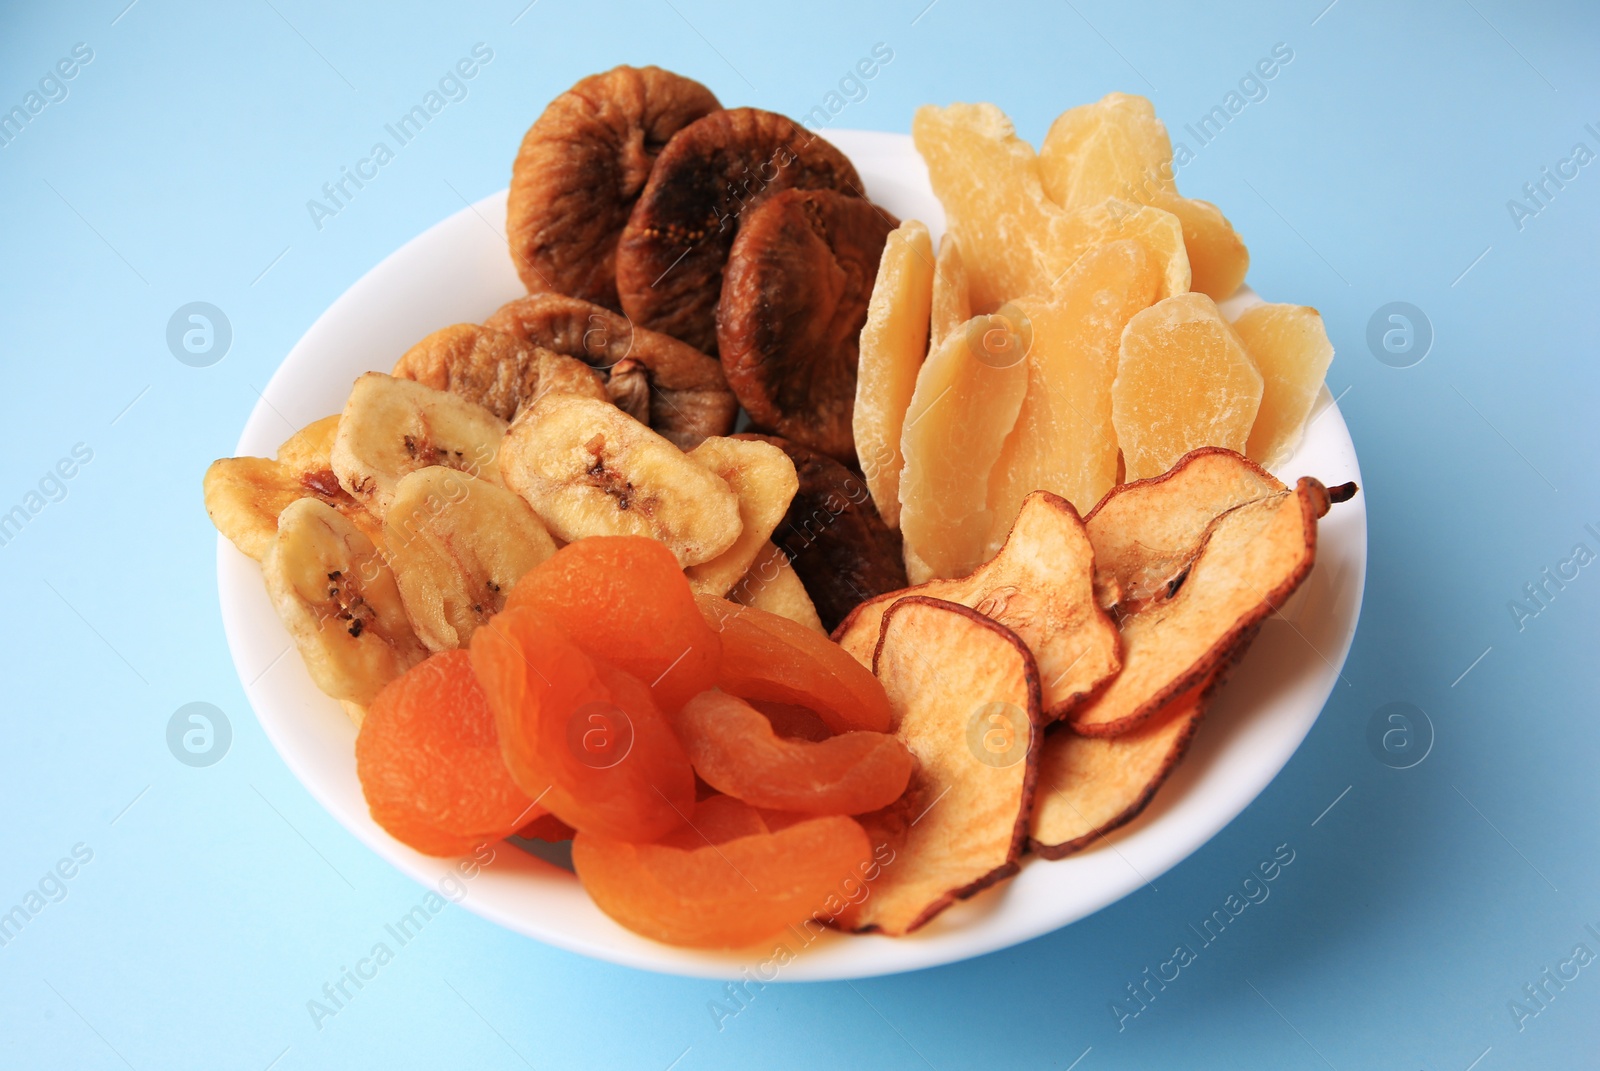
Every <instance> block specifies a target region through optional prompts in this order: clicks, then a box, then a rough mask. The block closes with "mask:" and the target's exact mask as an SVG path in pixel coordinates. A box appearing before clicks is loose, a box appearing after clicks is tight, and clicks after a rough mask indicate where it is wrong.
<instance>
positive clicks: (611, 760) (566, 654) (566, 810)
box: [471, 606, 694, 841]
mask: <svg viewBox="0 0 1600 1071" xmlns="http://www.w3.org/2000/svg"><path fill="white" fill-rule="evenodd" d="M471 651H472V668H473V670H474V671H475V672H476V673H477V675H478V680H479V681H480V682H482V684H483V690H484V694H485V695H487V696H488V699H489V706H490V707H491V708H492V709H493V710H494V713H495V726H496V729H497V731H498V732H499V735H500V752H501V755H502V757H503V758H504V759H505V763H506V767H507V769H509V770H510V771H511V776H512V778H513V779H515V781H516V783H517V784H518V786H520V787H521V789H522V790H523V791H524V792H526V793H527V794H528V795H529V796H530V797H532V798H533V799H535V800H538V801H539V803H540V804H541V805H542V806H544V807H545V808H546V809H547V810H549V811H550V813H552V814H554V815H555V816H556V817H558V818H560V819H561V820H562V821H563V822H566V823H567V824H568V825H570V826H572V827H573V828H574V829H578V830H582V831H585V832H589V833H594V834H597V835H599V836H604V837H608V838H613V839H617V840H628V841H650V840H654V839H655V838H656V837H659V836H661V835H662V834H663V833H666V832H667V831H668V830H670V829H673V828H675V827H677V826H678V825H680V824H682V822H683V817H684V816H685V815H687V814H688V813H690V811H691V810H693V808H694V771H693V770H692V769H691V768H690V766H689V759H688V756H686V755H685V754H684V752H683V746H682V745H681V744H679V743H678V738H677V737H676V736H675V735H674V734H673V732H672V727H671V725H669V724H668V723H667V720H666V717H665V716H664V715H663V714H662V713H661V711H660V709H659V708H658V707H657V706H656V704H655V701H654V700H653V699H652V698H651V697H650V690H649V688H648V687H646V686H645V684H644V683H643V682H641V681H639V680H638V679H637V678H634V677H632V676H630V675H629V674H627V673H624V672H622V671H621V670H618V669H613V668H612V667H611V666H609V665H607V664H606V663H604V662H597V661H595V660H594V659H592V658H590V657H589V655H588V654H586V653H585V652H584V651H583V650H582V649H581V648H580V647H579V646H578V645H577V644H575V643H573V642H572V640H570V639H568V638H567V636H566V634H565V633H564V632H563V631H562V630H561V629H560V628H559V627H557V626H556V624H555V623H554V622H553V621H552V620H551V619H550V618H549V617H547V616H546V615H544V614H542V613H540V612H539V611H538V610H535V609H532V608H531V607H526V606H522V607H515V608H512V609H509V610H506V611H505V612H504V613H501V614H499V615H498V616H496V617H495V618H494V619H493V620H491V621H490V622H489V624H488V625H487V626H485V627H484V628H480V629H479V630H478V631H477V632H476V633H474V634H473V637H472V647H471Z"/></svg>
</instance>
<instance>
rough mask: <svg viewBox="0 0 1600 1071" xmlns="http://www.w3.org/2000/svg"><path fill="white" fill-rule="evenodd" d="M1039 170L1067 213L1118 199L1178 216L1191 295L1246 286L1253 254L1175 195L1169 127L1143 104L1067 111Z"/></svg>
mask: <svg viewBox="0 0 1600 1071" xmlns="http://www.w3.org/2000/svg"><path fill="white" fill-rule="evenodd" d="M1039 170H1040V173H1041V175H1042V177H1043V179H1044V188H1045V192H1046V193H1048V194H1049V195H1050V197H1051V198H1052V199H1053V200H1054V201H1055V202H1056V203H1057V204H1059V205H1061V206H1062V207H1063V208H1079V207H1084V206H1088V205H1096V204H1099V203H1101V202H1102V201H1104V200H1105V199H1106V198H1108V197H1116V198H1119V199H1121V200H1123V201H1128V202H1132V203H1134V204H1141V205H1152V206H1154V207H1156V208H1163V209H1165V210H1167V211H1168V212H1171V213H1172V214H1173V215H1175V216H1177V217H1178V221H1179V222H1180V223H1181V224H1182V225H1183V244H1184V248H1185V249H1186V250H1187V251H1188V254H1189V267H1190V270H1191V272H1192V274H1193V281H1192V283H1191V284H1190V285H1191V287H1192V288H1193V289H1194V290H1196V291H1198V292H1200V293H1202V294H1207V295H1209V296H1210V297H1211V298H1212V299H1213V300H1216V301H1222V300H1223V299H1224V298H1228V297H1231V296H1232V295H1233V292H1234V291H1235V290H1237V289H1239V286H1240V284H1242V283H1243V282H1244V276H1245V272H1246V271H1247V270H1248V269H1249V267H1250V253H1249V251H1248V250H1246V249H1245V246H1244V242H1242V241H1240V240H1239V236H1238V235H1237V234H1235V233H1234V230H1233V226H1232V225H1231V224H1230V223H1229V222H1228V220H1227V219H1226V218H1225V217H1224V216H1223V214H1222V213H1221V212H1220V211H1218V210H1217V206H1216V205H1214V204H1211V203H1210V202H1208V201H1197V200H1193V199H1191V198H1188V197H1184V196H1182V195H1181V194H1179V193H1178V184H1177V182H1176V179H1175V172H1174V170H1173V164H1172V142H1171V140H1170V139H1169V138H1168V137H1167V128H1166V125H1165V124H1163V123H1162V122H1161V120H1160V119H1157V118H1156V110H1155V108H1154V107H1153V106H1152V105H1151V103H1150V102H1149V101H1148V100H1146V99H1145V98H1144V97H1140V96H1134V95H1131V94H1128V93H1108V94H1106V96H1105V97H1103V98H1101V99H1100V100H1098V101H1096V102H1095V103H1093V104H1084V105H1081V106H1079V107H1077V108H1073V109H1071V110H1069V111H1065V112H1062V113H1061V115H1060V116H1058V117H1057V118H1056V121H1055V122H1054V123H1052V124H1051V125H1050V132H1049V133H1048V134H1046V135H1045V139H1044V144H1043V145H1042V146H1041V147H1040V149H1039Z"/></svg>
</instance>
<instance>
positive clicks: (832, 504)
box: [734, 434, 906, 631]
mask: <svg viewBox="0 0 1600 1071" xmlns="http://www.w3.org/2000/svg"><path fill="white" fill-rule="evenodd" d="M734 438H736V439H764V440H766V441H767V442H769V443H772V444H773V445H774V446H779V447H782V448H783V451H784V452H785V453H786V454H788V455H789V460H791V461H793V462H794V469H795V474H796V475H797V476H798V477H799V478H800V489H799V490H798V491H796V492H795V496H794V498H793V500H791V501H790V503H789V512H788V513H786V514H785V515H784V518H783V520H782V521H781V522H779V524H778V527H777V528H776V529H774V530H773V533H772V542H773V543H775V544H777V545H778V547H779V548H781V549H782V550H783V551H784V553H785V554H787V555H788V557H789V561H790V564H791V565H793V566H794V571H795V573H796V574H798V575H799V577H800V580H801V581H802V582H803V583H804V584H805V588H806V591H807V592H809V593H810V595H811V599H812V602H813V603H815V604H816V608H817V616H818V617H820V618H821V619H822V624H823V627H824V628H826V629H827V630H829V631H832V630H833V629H834V628H835V627H836V626H837V625H838V624H839V622H841V621H843V620H844V618H845V615H846V614H848V613H849V612H850V611H851V610H853V609H855V608H856V606H857V605H859V604H860V603H862V602H865V601H866V600H867V599H870V598H872V597H873V596H874V595H882V594H883V593H884V592H886V591H899V590H900V589H901V588H903V587H905V586H906V568H905V563H904V561H903V560H902V559H901V553H900V533H899V532H896V531H895V530H894V529H892V528H890V527H889V526H888V525H886V524H884V523H883V518H882V517H880V516H878V509H877V507H876V506H874V505H873V504H872V495H871V494H870V493H869V492H868V491H867V484H866V481H865V480H863V479H862V478H861V477H860V476H858V475H856V474H855V473H854V472H851V471H850V470H849V469H847V468H845V467H844V466H843V465H841V464H839V463H838V462H837V461H835V460H833V458H831V457H829V456H827V455H826V454H820V453H818V452H817V451H815V450H812V449H811V448H809V447H805V446H801V445H800V444H799V443H793V442H790V441H789V440H787V439H780V438H778V437H777V436H773V435H748V434H746V435H735V436H734Z"/></svg>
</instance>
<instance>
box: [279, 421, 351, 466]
mask: <svg viewBox="0 0 1600 1071" xmlns="http://www.w3.org/2000/svg"><path fill="white" fill-rule="evenodd" d="M338 434H339V414H338V413H334V414H333V415H332V416H325V417H323V418H322V419H321V420H313V421H312V422H311V423H309V424H307V425H306V426H305V427H303V428H301V429H300V430H299V431H297V432H295V433H294V434H293V435H291V436H289V437H288V438H287V439H285V440H283V445H282V446H280V447H278V461H279V462H281V463H282V464H284V465H287V466H289V468H291V469H293V470H294V471H295V472H296V473H306V472H328V471H330V470H331V469H332V468H333V461H332V460H331V456H332V454H333V440H334V437H335V436H336V435H338Z"/></svg>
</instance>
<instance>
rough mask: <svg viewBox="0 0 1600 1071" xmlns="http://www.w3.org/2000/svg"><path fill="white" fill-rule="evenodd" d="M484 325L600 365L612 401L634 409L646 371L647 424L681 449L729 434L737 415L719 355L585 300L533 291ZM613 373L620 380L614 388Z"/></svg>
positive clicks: (736, 400) (734, 400)
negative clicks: (640, 324) (715, 436)
mask: <svg viewBox="0 0 1600 1071" xmlns="http://www.w3.org/2000/svg"><path fill="white" fill-rule="evenodd" d="M484 326H485V327H491V328H494V329H496V330H499V331H504V332H506V333H507V334H509V335H514V336H516V337H517V338H519V339H521V340H523V341H525V342H529V343H532V344H533V345H535V346H543V347H545V348H546V349H549V350H554V351H555V352H556V353H564V354H567V355H568V356H571V357H576V358H578V359H579V360H581V361H583V362H584V363H586V364H588V365H589V366H590V367H591V368H594V369H597V370H598V371H600V372H601V373H603V374H605V376H606V378H607V380H608V382H607V384H606V389H607V393H608V394H609V395H610V397H611V398H612V400H614V401H618V404H619V405H620V406H621V407H622V408H623V409H625V410H627V411H628V412H630V413H634V409H635V408H638V407H641V402H640V399H639V395H640V392H641V387H640V384H639V383H638V378H639V377H640V374H641V371H642V372H643V374H644V375H645V377H646V378H647V379H648V383H647V384H645V386H644V388H643V389H646V390H648V392H649V400H648V416H649V419H648V420H647V421H646V422H647V423H648V424H649V425H650V426H651V427H652V428H655V429H656V430H657V431H659V432H660V433H661V434H662V435H664V436H666V437H667V438H668V439H671V440H672V441H673V442H674V443H676V444H677V445H679V446H681V447H685V448H688V447H692V446H693V445H694V444H695V443H698V442H699V441H700V440H701V439H703V438H705V437H706V436H707V435H724V434H726V433H727V432H729V431H730V430H732V428H733V421H734V417H735V416H737V415H738V412H739V402H738V399H736V398H735V397H734V396H733V392H732V391H731V390H729V389H728V381H727V380H726V379H724V378H723V375H722V366H721V365H720V364H718V363H717V362H716V360H714V359H713V358H711V357H707V356H706V355H705V354H704V353H701V352H700V351H699V350H696V349H695V348H694V347H693V346H688V345H685V344H684V343H682V342H679V341H678V340H677V339H675V338H670V337H668V336H666V335H663V334H659V333H657V332H655V331H650V330H646V329H645V328H642V327H635V326H634V325H633V323H632V322H631V321H630V320H629V319H628V318H627V317H626V316H622V315H619V314H618V313H615V312H612V311H611V310H610V309H606V308H602V307H601V306H599V305H596V304H594V303H593V302H589V301H584V300H583V299H582V298H575V297H568V296H567V295H565V294H550V293H541V294H529V295H528V296H527V297H523V298H518V299H517V300H516V301H512V302H510V303H508V304H505V305H502V306H501V307H500V308H499V309H498V310H496V311H495V313H494V315H493V316H490V317H489V318H488V319H487V320H485V321H484ZM613 377H617V378H619V379H620V380H621V382H619V383H617V384H615V385H613V384H612V383H611V382H609V380H610V379H612V378H613ZM619 399H620V400H619ZM634 415H640V414H638V413H634ZM641 419H643V417H642V416H641Z"/></svg>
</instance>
